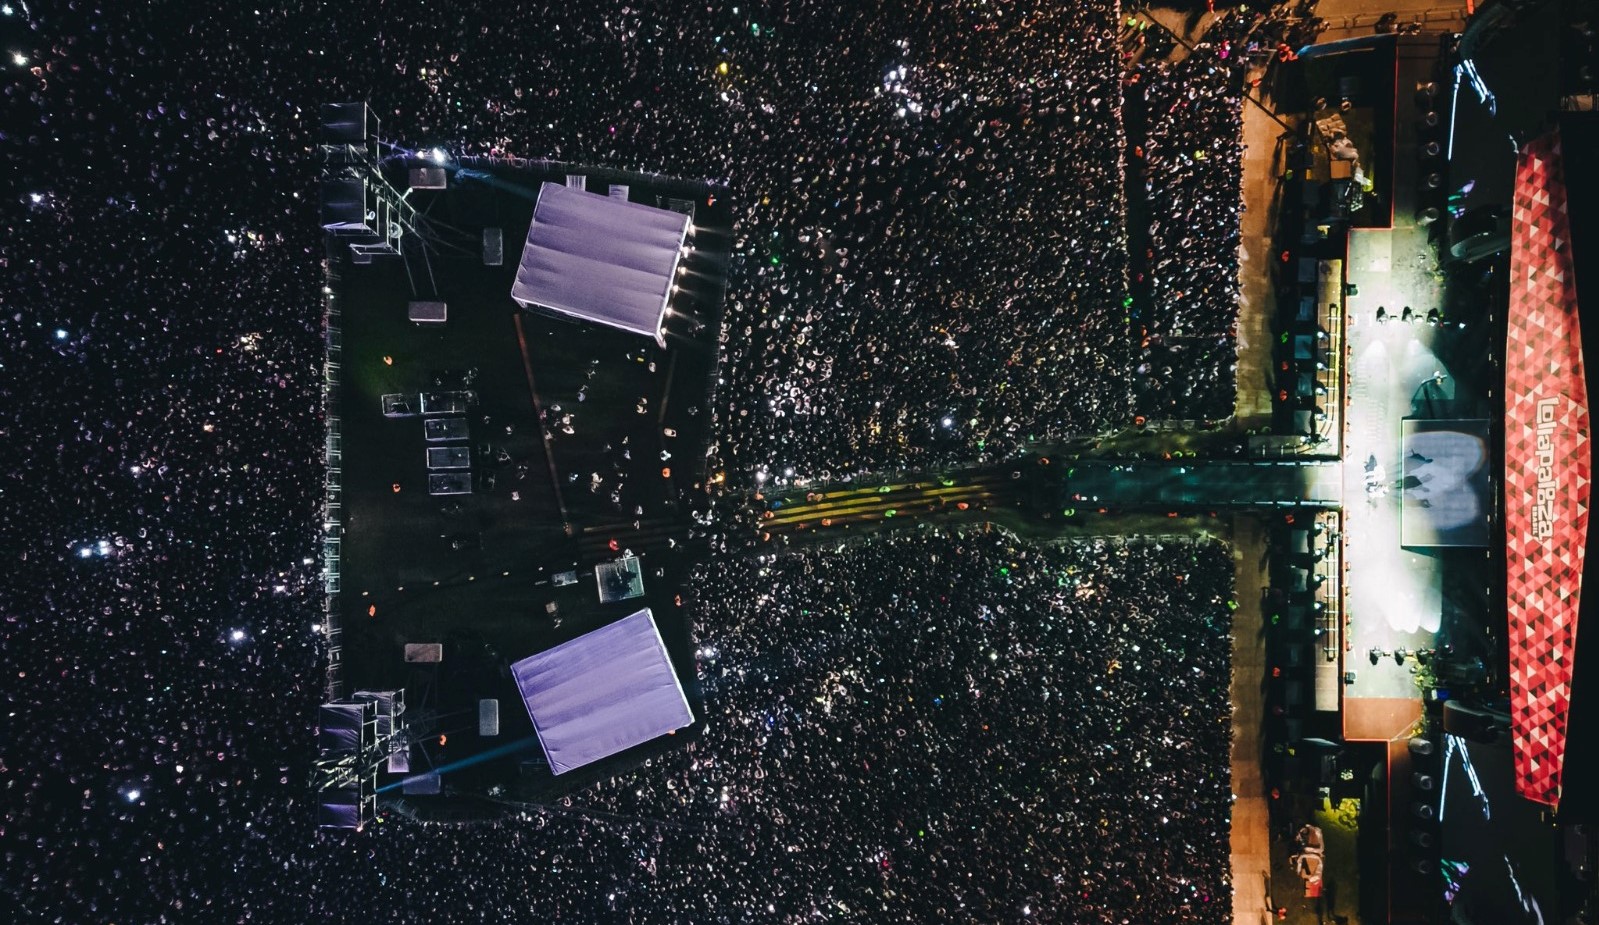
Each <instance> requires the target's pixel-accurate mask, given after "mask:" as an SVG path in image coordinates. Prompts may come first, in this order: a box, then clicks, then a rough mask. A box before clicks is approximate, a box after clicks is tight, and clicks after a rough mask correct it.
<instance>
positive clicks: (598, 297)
mask: <svg viewBox="0 0 1599 925" xmlns="http://www.w3.org/2000/svg"><path fill="white" fill-rule="evenodd" d="M688 227H689V217H688V216H687V215H683V214H682V213H679V212H669V211H667V210H665V209H656V208H652V207H650V206H645V205H639V204H638V203H634V202H628V201H627V200H625V199H612V198H611V197H609V196H600V195H597V194H595V193H589V192H585V191H583V190H576V189H570V188H568V187H565V186H561V185H559V184H556V183H545V184H544V185H543V186H542V187H541V188H540V189H539V200H538V205H536V206H534V208H533V224H532V226H531V227H529V228H528V230H527V243H526V244H525V245H524V246H523V247H522V264H521V266H520V267H518V268H517V271H516V282H515V283H514V284H512V286H511V298H513V299H515V300H516V301H517V303H518V304H520V305H522V306H524V307H526V306H535V305H536V306H539V307H541V308H547V309H551V310H553V311H557V312H561V313H562V314H565V315H571V316H573V317H576V318H581V319H583V320H585V321H595V322H598V323H600V324H607V325H610V326H611V327H615V328H621V329H622V330H624V331H632V332H633V333H635V334H643V335H645V336H647V337H653V338H655V342H656V343H658V344H660V345H661V346H663V347H664V346H666V342H665V339H664V338H663V337H662V336H661V323H662V321H663V320H664V319H665V317H666V305H667V300H668V299H669V298H670V296H671V294H672V280H673V279H674V278H675V276H676V274H677V262H678V258H679V256H680V254H681V250H682V247H683V242H684V241H685V240H686V239H687V238H688Z"/></svg>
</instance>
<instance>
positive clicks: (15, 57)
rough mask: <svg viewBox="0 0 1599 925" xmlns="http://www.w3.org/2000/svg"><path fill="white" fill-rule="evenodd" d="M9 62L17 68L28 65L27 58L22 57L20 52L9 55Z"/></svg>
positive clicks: (25, 56)
mask: <svg viewBox="0 0 1599 925" xmlns="http://www.w3.org/2000/svg"><path fill="white" fill-rule="evenodd" d="M11 61H12V63H14V64H16V66H17V67H23V66H24V65H26V64H27V63H28V56H27V55H24V54H23V53H22V52H20V51H14V52H12V53H11Z"/></svg>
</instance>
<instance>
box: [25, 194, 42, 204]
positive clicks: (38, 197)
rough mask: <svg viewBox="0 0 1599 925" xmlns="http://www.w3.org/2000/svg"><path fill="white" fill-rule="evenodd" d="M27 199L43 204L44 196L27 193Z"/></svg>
mask: <svg viewBox="0 0 1599 925" xmlns="http://www.w3.org/2000/svg"><path fill="white" fill-rule="evenodd" d="M28 198H29V199H31V200H33V201H34V202H35V203H40V202H44V194H43V193H29V194H28Z"/></svg>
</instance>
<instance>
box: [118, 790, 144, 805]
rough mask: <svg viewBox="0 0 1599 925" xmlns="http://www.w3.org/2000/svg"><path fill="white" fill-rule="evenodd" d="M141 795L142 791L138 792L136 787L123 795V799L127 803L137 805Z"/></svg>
mask: <svg viewBox="0 0 1599 925" xmlns="http://www.w3.org/2000/svg"><path fill="white" fill-rule="evenodd" d="M143 795H144V792H143V791H142V790H140V789H139V788H138V787H134V788H133V789H132V790H129V791H128V792H127V793H125V794H123V797H125V798H126V799H127V801H128V802H129V803H137V802H139V797H141V796H143Z"/></svg>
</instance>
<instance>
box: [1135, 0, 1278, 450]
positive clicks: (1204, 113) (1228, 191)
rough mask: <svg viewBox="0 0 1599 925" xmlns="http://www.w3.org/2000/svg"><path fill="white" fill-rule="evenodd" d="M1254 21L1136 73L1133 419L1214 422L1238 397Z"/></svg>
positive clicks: (1241, 17) (1225, 26)
mask: <svg viewBox="0 0 1599 925" xmlns="http://www.w3.org/2000/svg"><path fill="white" fill-rule="evenodd" d="M1254 21H1255V17H1254V15H1253V14H1250V13H1246V12H1239V11H1234V12H1232V13H1230V14H1228V15H1226V16H1224V17H1223V18H1222V19H1221V21H1219V22H1218V23H1217V24H1216V25H1215V26H1213V27H1212V28H1211V29H1210V30H1209V31H1208V32H1207V34H1206V36H1205V41H1204V42H1202V43H1201V44H1200V45H1199V46H1197V47H1196V49H1195V50H1194V51H1193V53H1191V54H1188V55H1186V56H1185V57H1183V58H1181V59H1180V60H1178V61H1176V62H1169V61H1152V62H1147V63H1143V64H1140V65H1139V66H1138V67H1137V68H1136V69H1134V70H1133V73H1132V76H1131V77H1130V78H1129V80H1130V86H1129V92H1139V91H1141V92H1142V94H1143V100H1142V103H1143V106H1144V108H1145V111H1146V113H1147V117H1148V123H1147V134H1146V138H1145V140H1144V142H1143V145H1142V148H1141V149H1139V150H1140V152H1141V154H1142V158H1141V164H1142V168H1143V185H1144V189H1145V192H1146V195H1147V197H1148V198H1147V202H1146V204H1145V205H1146V207H1147V209H1148V216H1149V218H1148V221H1149V239H1148V251H1147V253H1146V255H1145V256H1146V262H1147V269H1146V271H1145V275H1146V279H1144V280H1140V281H1139V282H1141V283H1143V284H1144V285H1145V286H1147V289H1146V291H1147V292H1148V293H1149V299H1150V303H1151V304H1150V308H1149V316H1148V318H1147V320H1146V323H1145V324H1144V342H1143V344H1142V346H1143V348H1144V349H1143V352H1142V355H1141V357H1140V359H1139V364H1138V367H1137V373H1138V375H1137V376H1135V378H1134V383H1135V388H1136V391H1137V395H1138V398H1137V405H1138V407H1139V409H1140V412H1141V413H1143V414H1144V415H1146V416H1148V417H1151V418H1155V419H1166V418H1172V419H1185V418H1190V419H1203V420H1220V419H1222V418H1225V417H1227V416H1228V415H1230V414H1232V410H1233V402H1234V398H1235V395H1236V392H1237V371H1238V362H1237V353H1238V343H1237V337H1238V335H1237V323H1238V313H1239V299H1240V292H1239V285H1238V249H1239V246H1240V227H1241V219H1242V216H1241V211H1242V208H1243V205H1242V202H1241V201H1240V195H1241V182H1242V179H1243V145H1242V143H1241V139H1242V134H1243V106H1244V99H1243V92H1244V88H1245V79H1246V73H1247V70H1248V63H1247V58H1246V56H1245V50H1246V48H1247V47H1248V44H1247V38H1246V36H1247V35H1248V29H1249V27H1251V26H1252V25H1253V24H1254Z"/></svg>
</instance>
